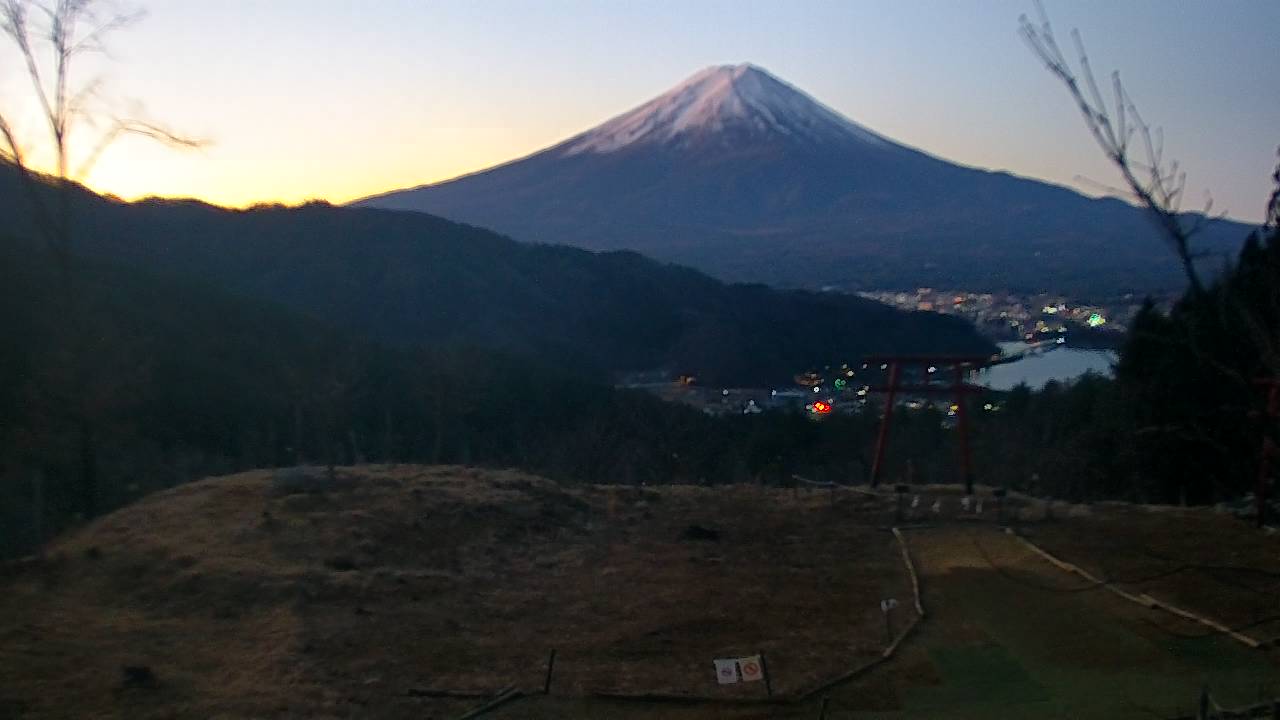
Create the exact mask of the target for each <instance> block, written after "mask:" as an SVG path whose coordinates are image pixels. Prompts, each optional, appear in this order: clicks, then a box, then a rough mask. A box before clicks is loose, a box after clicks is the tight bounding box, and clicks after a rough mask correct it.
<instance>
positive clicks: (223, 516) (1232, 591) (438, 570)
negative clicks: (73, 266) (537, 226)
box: [0, 465, 1280, 720]
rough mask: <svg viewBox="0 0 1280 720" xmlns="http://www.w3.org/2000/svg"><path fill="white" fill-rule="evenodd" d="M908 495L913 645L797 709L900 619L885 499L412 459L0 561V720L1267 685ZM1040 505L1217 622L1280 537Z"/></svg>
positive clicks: (1234, 655) (956, 701)
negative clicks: (914, 510) (745, 669)
mask: <svg viewBox="0 0 1280 720" xmlns="http://www.w3.org/2000/svg"><path fill="white" fill-rule="evenodd" d="M918 491H919V492H922V493H925V494H926V497H927V498H929V499H930V500H932V499H934V498H937V499H939V500H941V501H943V502H945V503H946V506H947V511H946V513H944V514H943V515H941V516H939V515H935V514H934V513H932V512H930V511H928V510H925V509H923V508H922V509H921V510H923V514H924V515H928V516H929V517H930V518H931V519H930V520H929V525H930V526H929V527H921V526H918V525H917V526H916V528H915V529H907V530H905V531H904V533H903V535H904V539H905V544H906V546H907V549H908V551H909V553H910V555H911V556H912V558H913V562H914V566H915V569H916V571H917V572H918V573H919V574H920V576H921V582H920V589H921V592H922V593H923V598H922V601H923V606H924V610H925V612H926V618H925V620H924V622H922V623H920V624H918V625H917V626H916V627H915V631H914V632H913V633H912V634H911V635H909V636H907V637H906V639H905V641H904V642H903V643H901V644H900V645H899V646H898V649H897V652H896V653H895V654H894V655H893V657H892V658H891V659H889V660H888V661H887V662H884V663H883V664H880V665H878V666H877V667H874V668H872V669H870V670H869V671H867V672H863V673H861V674H859V675H857V676H856V677H855V678H853V679H852V680H851V681H849V682H846V683H843V684H836V685H834V686H831V687H828V688H827V689H826V690H824V691H823V692H821V693H818V694H816V695H813V696H811V697H809V698H807V699H800V698H803V693H805V692H806V691H808V690H812V689H814V688H818V687H821V686H823V685H825V684H826V683H827V682H828V681H830V680H833V679H835V678H838V677H839V676H841V675H843V674H845V673H847V672H848V671H849V670H851V669H852V668H856V667H860V666H864V665H866V664H868V663H869V662H872V661H875V660H878V659H879V658H880V657H881V653H882V649H883V648H884V647H885V645H886V644H887V642H888V638H887V632H886V630H887V629H886V627H885V617H884V615H883V614H882V612H881V610H880V601H881V600H883V599H886V598H895V599H897V600H898V601H899V605H898V607H897V608H896V609H895V610H894V611H893V614H892V616H891V618H890V623H891V628H889V629H892V630H894V631H901V629H903V628H905V627H906V626H907V624H908V622H909V621H910V620H911V619H912V618H913V615H914V610H913V606H914V602H913V598H914V596H913V591H912V587H911V582H910V580H909V576H908V574H907V571H906V569H905V565H904V563H903V561H902V553H901V550H900V548H899V546H898V544H897V543H896V542H895V539H894V536H893V535H892V534H890V533H889V532H887V531H886V529H885V525H886V524H888V523H892V522H893V520H892V518H893V516H894V510H893V508H894V504H895V501H894V499H893V497H892V493H891V492H886V493H885V494H883V495H881V496H880V497H871V496H869V495H868V494H866V493H865V492H849V491H845V490H840V491H838V492H837V493H836V494H834V495H832V494H831V493H830V492H828V491H827V490H826V489H814V488H806V489H800V490H796V491H793V490H790V489H783V488H769V487H760V486H756V485H734V486H726V487H716V488H706V487H689V486H665V487H656V488H653V487H651V488H640V487H618V486H598V485H574V486H568V485H562V484H557V483H554V482H550V481H548V480H546V479H543V478H539V477H534V476H529V475H526V474H522V473H515V472H509V471H479V470H474V469H468V468H458V467H440V466H436V467H423V466H408V465H402V466H398V467H395V468H388V467H361V468H338V469H337V472H336V473H335V477H334V478H333V479H332V480H330V479H328V478H327V477H326V474H325V473H324V471H323V470H318V469H317V470H312V471H310V472H307V471H298V470H292V469H291V470H286V471H282V472H270V471H254V472H248V473H242V474H239V475H234V476H229V477H219V478H211V479H206V480H202V481H199V482H196V483H191V484H189V485H186V486H184V487H181V488H175V489H173V490H169V491H166V492H163V493H158V494H155V495H153V496H150V497H148V498H146V499H144V500H142V501H140V502H139V503H137V504H135V505H133V506H131V507H129V508H125V509H123V510H121V511H119V512H117V513H113V514H112V515H110V516H107V517H104V518H101V519H99V520H98V521H96V522H94V523H91V524H89V525H88V526H86V527H84V528H82V529H80V530H78V531H77V532H75V533H73V534H70V535H68V536H67V537H65V538H62V539H60V540H59V541H58V542H56V543H54V544H53V545H52V546H51V547H50V548H49V551H48V554H47V556H46V558H45V559H44V560H43V561H27V562H24V563H21V564H14V565H9V566H0V639H3V640H4V642H3V643H2V644H0V713H5V715H0V717H15V716H16V717H20V718H21V717H32V718H35V717H39V718H48V719H61V718H83V717H95V718H121V719H122V720H124V719H128V720H135V719H137V720H159V719H161V718H184V719H185V718H212V717H227V718H250V717H252V718H259V717H271V718H357V717H358V718H366V717H367V718H405V719H406V720H408V719H410V718H412V719H414V720H421V719H422V718H437V719H439V720H449V719H451V718H455V719H456V718H459V717H461V716H463V715H464V713H465V712H466V711H467V710H469V709H471V708H474V707H477V706H479V705H481V704H483V703H484V702H486V701H487V699H488V698H489V697H492V696H493V695H494V694H496V693H497V692H498V691H499V690H500V689H502V688H504V687H509V686H514V687H515V688H516V689H518V690H521V691H524V692H525V693H528V696H527V697H525V698H523V699H520V700H519V701H517V702H513V703H510V704H508V705H505V706H503V707H501V708H498V709H497V710H496V711H495V712H493V713H492V714H489V715H486V716H485V717H492V718H510V719H515V718H519V719H521V720H530V719H532V720H552V719H554V720H572V719H577V718H609V719H610V720H614V719H617V720H639V719H640V718H645V719H649V718H662V719H664V720H676V719H677V718H678V719H679V720H694V719H695V718H734V719H736V720H748V719H754V720H758V719H760V718H765V717H768V718H786V719H787V720H791V719H795V720H812V719H813V718H815V717H819V715H820V713H821V712H822V711H823V709H824V708H825V710H826V717H828V718H854V717H857V718H861V717H876V718H883V717H892V718H900V719H902V720H926V719H927V720H938V719H942V720H971V719H972V718H994V717H999V718H1009V719H1010V720H1042V719H1043V718H1045V717H1070V718H1081V719H1082V720H1095V719H1096V720H1102V719H1103V718H1105V719H1106V720H1116V719H1121V720H1131V719H1133V720H1137V719H1138V718H1151V717H1162V718H1170V717H1186V716H1188V715H1187V710H1188V709H1189V708H1191V707H1193V704H1194V702H1195V699H1196V698H1197V697H1198V695H1199V693H1200V691H1201V687H1202V684H1207V685H1208V687H1209V689H1210V692H1212V693H1213V696H1214V698H1215V699H1217V700H1218V701H1220V702H1222V703H1223V704H1224V705H1226V706H1228V707H1233V706H1238V705H1242V704H1246V703H1251V702H1255V701H1256V700H1257V698H1258V697H1260V696H1262V697H1273V696H1275V694H1276V693H1277V692H1280V672H1277V669H1276V663H1275V651H1274V650H1266V649H1250V648H1246V647H1244V646H1243V645H1240V644H1238V643H1235V641H1233V640H1231V639H1229V638H1223V637H1219V636H1214V635H1208V636H1206V635H1205V628H1203V627H1202V626H1199V625H1197V624H1194V623H1189V622H1187V621H1186V620H1184V619H1183V618H1180V617H1178V616H1175V615H1172V614H1170V613H1167V612H1163V611H1160V610H1154V609H1149V608H1145V607H1143V606H1140V605H1138V604H1136V603H1132V602H1129V601H1128V600H1124V599H1122V598H1120V597H1118V596H1116V595H1114V594H1112V593H1109V592H1105V591H1103V590H1100V589H1097V588H1096V586H1094V587H1093V591H1090V586H1089V584H1088V583H1087V582H1086V581H1085V580H1083V579H1082V578H1080V577H1079V576H1077V575H1074V574H1071V573H1067V572H1064V571H1063V570H1061V569H1059V568H1057V567H1055V566H1053V565H1051V564H1049V563H1048V562H1046V561H1045V560H1044V558H1042V557H1040V556H1039V555H1036V554H1035V553H1034V552H1032V551H1031V550H1030V549H1029V548H1027V547H1026V546H1024V545H1023V544H1022V543H1021V542H1020V541H1019V540H1018V539H1017V538H1015V537H1014V536H1012V535H1009V534H1006V533H1004V532H1003V531H1001V529H1000V527H999V525H998V524H997V519H996V517H995V515H996V512H995V510H994V503H993V502H992V498H991V496H990V494H989V492H990V489H989V488H982V489H981V490H980V493H981V494H980V495H979V497H980V498H982V499H985V500H986V505H985V508H984V511H983V512H982V513H973V512H964V513H961V512H960V506H959V498H960V492H959V488H958V487H952V488H937V487H918ZM1009 502H1010V503H1011V504H1012V505H1014V506H1015V507H1021V508H1023V509H1025V510H1028V511H1030V510H1032V509H1033V507H1034V504H1028V505H1025V506H1024V505H1022V504H1021V503H1022V502H1023V500H1022V499H1019V498H1010V499H1009ZM924 504H925V505H926V506H927V505H928V503H927V502H926V503H924ZM1041 504H1042V503H1041ZM1057 508H1058V513H1057V517H1058V519H1057V520H1048V521H1043V522H1036V523H1031V524H1020V527H1019V529H1020V531H1022V532H1024V533H1028V534H1031V535H1032V537H1033V538H1034V539H1035V540H1036V542H1043V543H1046V544H1047V545H1048V547H1049V548H1050V549H1051V551H1052V552H1054V553H1055V554H1060V555H1061V556H1062V557H1064V558H1065V559H1066V560H1068V561H1070V562H1073V563H1077V564H1079V565H1081V566H1083V567H1086V568H1088V569H1089V570H1090V571H1091V572H1095V573H1098V574H1102V575H1106V576H1108V577H1112V578H1158V579H1156V580H1154V581H1138V583H1137V584H1129V583H1128V582H1126V583H1125V584H1124V587H1125V588H1126V589H1127V590H1130V591H1133V592H1150V593H1151V594H1153V595H1154V596H1156V597H1159V598H1160V599H1161V600H1164V601H1166V602H1172V603H1177V604H1179V605H1180V606H1182V607H1186V608H1189V609H1191V610H1193V611H1195V612H1199V613H1205V614H1209V615H1211V616H1213V617H1216V618H1218V619H1221V620H1222V621H1224V622H1227V623H1230V624H1232V625H1238V624H1239V625H1244V624H1248V623H1250V621H1251V620H1252V619H1253V618H1254V617H1255V616H1256V614H1258V613H1262V614H1269V613H1271V612H1273V609H1272V608H1269V607H1267V606H1268V603H1267V602H1266V601H1265V598H1261V597H1259V593H1260V592H1263V591H1268V592H1270V591H1273V590H1274V585H1275V573H1276V570H1277V569H1278V568H1277V563H1276V557H1277V555H1276V550H1277V539H1276V538H1272V537H1266V536H1262V535H1259V534H1258V533H1256V532H1254V531H1253V530H1252V529H1251V528H1248V527H1247V526H1245V525H1243V524H1242V523H1238V522H1235V521H1233V520H1231V519H1230V518H1229V517H1227V516H1224V515H1221V514H1215V513H1213V512H1211V511H1207V510H1198V511H1197V510H1180V511H1172V512H1170V511H1159V512H1152V511H1151V510H1150V509H1142V510H1134V511H1128V512H1123V511H1117V510H1116V509H1115V508H1101V507H1097V508H1094V509H1093V510H1092V511H1091V510H1090V509H1089V508H1087V507H1084V506H1072V507H1071V512H1070V513H1066V512H1063V511H1064V510H1065V508H1064V507H1063V506H1062V504H1061V503H1058V504H1057ZM957 513H959V514H962V515H964V518H963V520H959V519H955V515H956V514H957ZM1081 513H1085V514H1088V513H1093V515H1092V517H1084V518H1081V517H1077V515H1079V514H1081ZM1011 514H1012V513H1011ZM1135 516H1136V518H1137V522H1138V523H1139V524H1140V525H1141V528H1142V531H1141V532H1140V533H1138V534H1139V535H1140V536H1141V537H1140V541H1139V542H1133V538H1134V537H1135V534H1134V533H1133V532H1132V530H1131V527H1132V525H1133V522H1134V519H1135ZM1037 517H1042V516H1041V515H1037ZM1008 521H1009V518H1007V517H1006V519H1005V521H1004V522H1008ZM1042 536H1043V538H1042ZM1157 552H1158V553H1160V555H1161V556H1163V557H1164V558H1168V559H1160V558H1156V557H1153V555H1154V554H1155V553H1157ZM1227 556H1230V557H1231V563H1232V564H1233V565H1235V566H1237V567H1235V568H1219V569H1217V570H1216V571H1215V572H1214V573H1212V574H1206V573H1202V572H1198V571H1195V570H1189V571H1187V572H1181V573H1179V572H1177V571H1176V566H1177V565H1178V564H1181V563H1192V564H1194V563H1209V564H1218V563H1221V562H1222V560H1221V558H1223V557H1227ZM1099 563H1102V567H1099ZM1113 573H1114V574H1113ZM1153 583H1154V584H1153ZM1206 586H1212V588H1213V592H1212V593H1211V594H1205V593H1204V592H1203V589H1204V588H1205V587H1206ZM1188 590H1189V591H1190V594H1187V592H1186V591H1188ZM1263 631H1264V629H1263V628H1261V627H1257V626H1255V627H1254V628H1252V629H1250V630H1249V631H1248V632H1250V633H1252V634H1255V635H1257V636H1258V637H1261V638H1268V637H1270V635H1266V634H1263ZM553 649H554V650H556V651H557V653H556V662H555V671H554V677H553V682H552V685H551V692H550V694H549V695H543V694H542V690H543V688H544V681H545V678H546V674H545V673H546V667H547V659H548V656H549V654H550V651H551V650H553ZM756 652H763V653H764V654H765V656H766V658H767V660H768V667H769V672H770V676H771V680H772V688H773V691H774V694H775V699H776V700H779V701H778V702H773V703H767V704H766V702H765V701H766V700H767V698H766V697H765V688H764V687H763V685H764V683H760V682H756V683H738V684H733V685H718V684H717V683H716V681H715V675H714V671H713V665H712V662H711V660H712V659H713V658H718V657H740V656H743V655H749V654H754V653H756ZM125 667H128V668H134V670H133V671H132V672H130V673H128V674H126V673H125V672H124V671H123V668H125ZM144 668H145V670H143V669H144ZM439 691H455V692H457V691H463V692H466V691H469V692H470V693H472V694H473V695H474V696H475V697H470V698H448V697H440V696H439ZM597 693H617V694H623V695H630V696H632V699H631V700H629V701H627V700H620V699H614V698H602V697H599V696H598V695H597ZM637 696H638V697H637ZM663 696H665V697H667V698H670V699H673V700H681V701H679V702H673V701H669V702H661V701H659V700H660V699H661V698H662V697H663ZM681 696H683V698H681ZM824 698H829V702H824Z"/></svg>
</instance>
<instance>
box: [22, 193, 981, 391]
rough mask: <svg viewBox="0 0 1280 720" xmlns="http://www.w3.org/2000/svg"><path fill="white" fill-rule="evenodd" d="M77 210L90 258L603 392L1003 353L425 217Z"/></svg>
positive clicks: (153, 206) (854, 304)
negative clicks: (913, 356) (546, 371)
mask: <svg viewBox="0 0 1280 720" xmlns="http://www.w3.org/2000/svg"><path fill="white" fill-rule="evenodd" d="M3 175H4V177H3V178H0V200H3V201H4V202H5V204H6V205H7V206H8V207H12V208H19V209H20V208H22V207H24V206H25V203H23V202H21V200H22V198H21V196H20V195H19V194H18V189H17V188H16V186H15V182H14V178H13V177H12V174H11V173H4V174H3ZM79 195H80V196H79V197H78V198H77V202H76V208H77V212H76V219H77V223H76V227H77V230H76V235H75V236H76V242H77V248H76V249H77V252H79V253H81V254H83V255H86V256H88V257H93V258H99V259H106V260H109V261H111V262H115V263H120V264H124V265H129V266H133V267H137V268H145V269H149V270H153V271H159V272H162V273H166V274H169V275H172V276H174V277H185V278H189V279H192V280H194V281H198V282H200V283H204V284H208V285H210V286H214V287H220V288H224V289H227V290H230V291H232V292H234V293H236V294H238V295H241V296H245V297H251V298H257V299H263V300H269V301H273V302H277V303H280V304H281V305H283V306H286V307H288V308H291V309H294V310H298V311H301V312H303V313H306V314H308V315H310V316H312V317H315V318H321V319H323V320H324V321H325V322H327V323H331V324H333V325H336V326H338V327H341V328H344V329H347V330H351V331H356V332H358V333H360V334H363V335H367V336H368V337H371V338H373V339H376V340H379V341H384V342H389V343H393V344H398V345H412V344H418V343H426V344H446V343H448V344H452V343H466V344H473V345H477V346H483V347H487V348H494V349H500V350H504V351H508V352H512V353H517V354H521V355H527V356H530V357H533V358H537V359H540V360H542V361H544V362H547V363H551V364H556V365H560V366H563V367H565V368H570V369H573V370H576V371H584V372H587V373H588V374H590V375H592V376H594V377H601V378H607V377H609V376H610V375H611V374H617V373H622V372H628V371H638V370H651V369H664V370H667V371H669V372H673V373H675V372H686V373H694V374H697V375H699V376H701V377H702V378H703V379H704V380H705V381H706V382H709V383H715V384H765V383H770V382H778V381H781V380H784V379H786V378H789V377H791V376H792V375H793V374H794V373H795V372H797V371H801V370H804V369H805V368H807V367H810V366H813V365H823V364H828V363H831V362H833V361H834V362H843V361H853V360H856V359H857V358H859V357H860V356H862V355H864V354H867V353H872V352H889V351H900V352H944V351H945V352H973V353H978V354H985V353H988V352H992V351H993V348H992V346H991V345H990V344H989V343H988V342H987V341H985V340H983V339H981V338H980V337H979V336H978V335H977V334H976V332H975V331H974V330H973V328H972V327H970V326H969V325H968V324H966V323H964V322H962V321H959V320H956V319H953V318H946V317H940V316H937V315H932V314H924V313H903V312H900V311H897V310H894V309H891V308H889V307H886V306H884V305H881V304H878V303H875V302H871V301H868V300H864V299H861V298H857V297H851V296H845V295H836V294H815V293H809V292H783V291H777V290H773V289H770V288H766V287H764V286H760V285H727V284H724V283H721V282H719V281H716V280H714V279H712V278H710V277H708V276H706V275H703V274H701V273H699V272H697V271H694V270H689V269H686V268H682V267H677V266H673V265H666V264H662V263H658V262H655V261H652V260H649V259H646V258H644V257H641V256H639V255H636V254H634V253H629V252H612V253H603V254H597V253H592V252H587V251H583V250H579V249H573V248H568V247H563V246H556V245H527V244H523V243H517V242H514V241H512V240H510V239H508V238H505V237H502V236H500V235H497V234H495V233H492V232H489V231H487V230H483V229H480V228H475V227H470V226H467V225H460V224H456V223H453V222H449V221H446V220H443V219H440V218H437V217H432V216H429V215H423V214H420V213H411V212H394V211H386V210H374V209H366V208H340V207H333V206H330V205H327V204H310V205H306V206H302V207H297V208H284V207H261V208H256V209H252V210H245V211H234V210H225V209H221V208H216V207H212V206H209V205H205V204H202V203H198V202H193V201H158V200H157V201H144V202H139V203H133V204H128V203H121V202H114V201H109V200H107V199H104V198H100V197H97V196H94V195H92V194H89V193H80V194H79ZM15 220H17V223H16V229H17V230H18V233H19V234H22V233H23V231H27V233H26V234H30V227H29V225H27V223H25V222H23V221H24V218H23V217H21V216H19V217H17V218H15Z"/></svg>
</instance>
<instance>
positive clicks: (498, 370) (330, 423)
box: [0, 242, 943, 556]
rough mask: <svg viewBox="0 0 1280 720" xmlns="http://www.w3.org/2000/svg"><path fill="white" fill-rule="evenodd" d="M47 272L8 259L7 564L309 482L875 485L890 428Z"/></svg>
mask: <svg viewBox="0 0 1280 720" xmlns="http://www.w3.org/2000/svg"><path fill="white" fill-rule="evenodd" d="M46 257H47V256H46V254H44V253H42V252H41V251H40V250H39V249H38V248H35V247H31V246H27V245H25V244H21V243H17V242H8V243H4V245H3V250H0V302H2V303H3V306H4V307H5V308H6V312H5V313H4V314H3V315H0V323H2V324H3V325H2V327H0V330H2V331H3V333H4V337H5V338H6V339H7V340H8V341H7V342H5V343H3V344H0V376H2V377H4V378H5V382H4V383H3V385H0V417H2V418H3V423H0V555H4V556H11V555H14V554H18V553H21V552H25V551H28V550H30V549H31V548H32V547H34V545H35V544H36V543H37V542H38V541H39V539H40V538H41V537H49V536H52V535H53V534H55V533H57V532H59V531H60V530H62V529H65V528H67V527H70V526H72V525H74V524H76V523H78V522H80V521H82V520H84V519H85V518H87V517H92V516H95V515H98V514H101V513H103V512H107V511H110V510H111V509H113V508H115V507H118V506H120V505H122V504H125V503H127V502H130V501H132V500H134V499H136V498H138V497H139V496H141V495H144V494H146V493H149V492H153V491H155V490H158V489H161V488H165V487H169V486H172V485H175V484H177V483H181V482H185V481H187V480H191V479H194V478H199V477H204V476H208V475H215V474H221V473H228V472H233V471H237V470H242V469H250V468H259V467H273V466H290V465H294V464H300V463H301V464H320V465H324V464H328V463H334V464H340V465H341V464H351V463H363V462H372V463H386V462H414V463H466V464H476V465H488V466H502V467H519V468H522V469H526V470H529V471H532V472H536V473H541V474H544V475H547V476H549V477H553V478H557V479H561V480H565V481H589V482H618V483H637V484H638V483H650V484H653V483H671V482H677V483H726V482H748V481H752V482H769V483H777V482H783V481H785V480H786V479H787V478H789V477H790V476H791V474H793V473H799V474H802V475H805V476H808V477H816V478H826V479H832V480H840V481H848V480H850V479H861V478H862V477H864V476H865V472H866V465H867V460H866V453H867V452H868V449H869V444H870V442H871V439H872V437H873V433H874V419H873V418H869V417H868V418H862V417H840V418H831V419H829V420H828V421H825V422H822V423H815V422H812V421H811V420H809V419H808V418H806V417H804V416H802V415H799V414H792V415H786V414H772V413H771V414H766V415H764V416H747V417H728V418H712V417H708V416H706V415H704V414H703V413H701V412H698V411H696V410H694V409H692V408H688V407H685V406H681V405H672V404H669V403H665V402H662V401H660V400H658V399H657V398H654V397H652V396H650V395H647V394H644V393H640V392H632V391H624V390H617V389H614V388H612V387H610V386H608V385H604V384H600V383H598V382H595V381H594V380H592V379H590V378H584V377H583V376H582V375H580V374H578V373H573V372H569V371H566V370H560V369H555V368H551V367H547V366H544V365H539V364H537V363H536V362H532V361H529V360H526V359H523V358H519V357H517V356H513V355H503V354H499V353H495V352H493V351H489V350H477V349H474V348H465V347H459V346H454V347H448V348H434V349H421V348H403V347H388V346H385V345H380V344H377V343H374V342H370V341H366V340H363V339H358V338H355V337H353V336H352V335H350V334H348V333H345V332H342V331H339V330H335V329H333V328H331V327H329V326H327V325H325V324H323V323H320V322H318V321H313V320H309V319H307V318H305V317H302V316H299V315H297V314H295V313H292V312H289V311H287V310H285V309H282V308H279V307H275V306H271V305H268V304H265V303H261V302H256V301H250V300H245V299H243V298H237V297H234V296H232V295H229V294H227V293H225V292H222V291H220V290H217V289H214V288H209V287H200V286H196V285H193V284H191V283H190V282H187V281H179V280H175V279H172V278H170V277H166V276H161V275H153V274H149V273H146V272H141V271H137V270H126V269H123V268H119V267H114V266H111V265H107V264H103V263H99V262H91V261H85V260H83V259H77V261H76V262H75V263H74V264H73V265H72V271H71V272H72V277H70V278H68V277H65V276H64V275H63V274H62V270H61V269H60V268H59V267H58V266H57V265H56V264H55V263H53V262H52V261H50V260H48V259H46ZM67 283H70V287H72V288H73V289H74V298H73V299H68V298H67V297H66V296H65V295H64V293H63V289H64V288H65V287H67ZM913 428H915V429H918V430H920V432H923V433H924V434H926V435H929V436H930V437H931V438H932V440H931V441H932V442H937V441H938V440H939V439H940V438H941V437H942V435H943V431H942V430H941V428H940V425H939V423H938V418H929V419H925V418H920V419H916V420H907V421H905V423H904V424H902V425H900V429H901V430H902V432H901V433H900V434H899V436H898V438H897V439H896V441H902V442H914V440H911V438H913V437H914V434H915V430H913ZM900 455H901V456H903V457H905V454H904V453H900Z"/></svg>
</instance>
